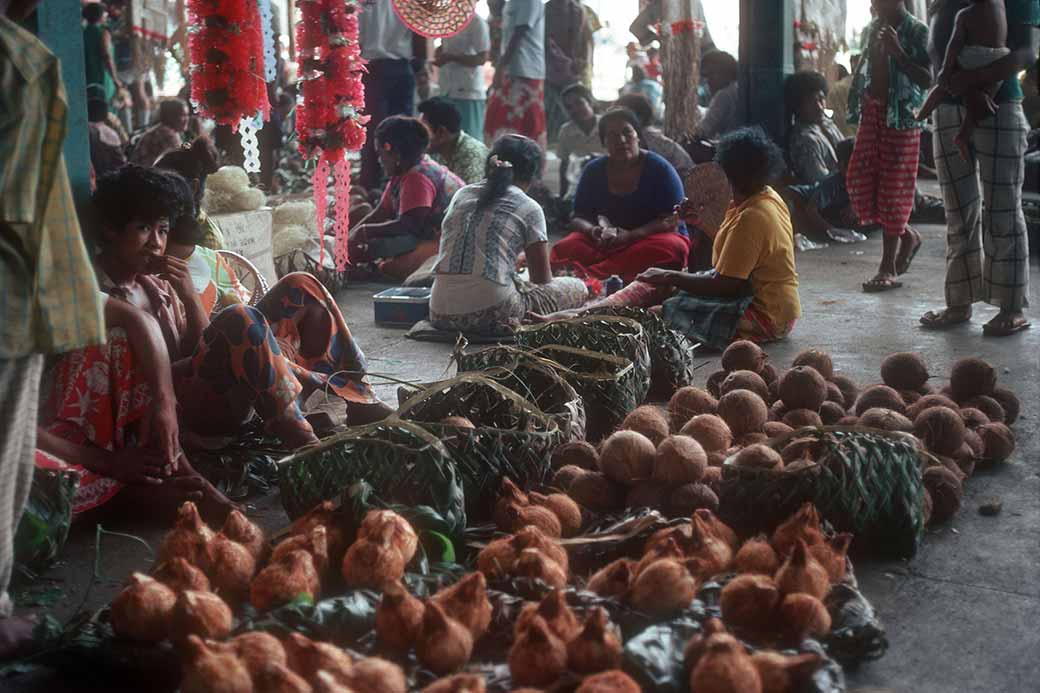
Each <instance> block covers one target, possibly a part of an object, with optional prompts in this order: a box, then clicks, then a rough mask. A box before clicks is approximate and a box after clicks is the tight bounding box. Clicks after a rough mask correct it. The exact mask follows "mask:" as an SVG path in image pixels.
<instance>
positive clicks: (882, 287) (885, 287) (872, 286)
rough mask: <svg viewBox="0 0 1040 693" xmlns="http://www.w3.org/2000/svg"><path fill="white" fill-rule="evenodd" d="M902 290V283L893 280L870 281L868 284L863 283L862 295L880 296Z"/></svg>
mask: <svg viewBox="0 0 1040 693" xmlns="http://www.w3.org/2000/svg"><path fill="white" fill-rule="evenodd" d="M902 288H903V282H901V281H896V280H895V279H871V280H870V281H869V282H863V293H865V294H880V293H883V292H885V291H891V290H893V289H902Z"/></svg>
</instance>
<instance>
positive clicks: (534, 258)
mask: <svg viewBox="0 0 1040 693" xmlns="http://www.w3.org/2000/svg"><path fill="white" fill-rule="evenodd" d="M486 166H487V175H486V179H485V180H484V181H483V182H481V183H477V184H476V185H467V186H466V187H465V188H463V189H462V190H460V191H459V192H458V194H457V195H455V199H454V200H452V203H451V206H449V207H448V213H447V214H446V215H445V217H444V226H443V233H442V235H441V247H440V256H439V257H438V259H437V264H436V265H435V272H436V278H435V279H434V282H433V294H432V296H431V298H430V317H431V320H432V322H433V325H434V327H437V328H438V329H442V330H459V331H462V332H468V333H481V334H493V335H494V334H503V333H508V332H509V331H510V330H511V329H512V328H513V327H517V326H519V325H520V320H521V319H522V318H523V317H524V316H525V315H526V314H527V313H529V312H531V311H536V312H553V311H557V310H564V309H570V308H577V307H578V306H580V305H581V304H582V303H584V302H585V299H586V297H587V294H588V292H587V290H586V288H585V283H584V282H583V281H582V280H580V279H575V278H573V277H561V278H559V279H553V276H552V272H551V271H550V269H549V250H548V235H547V232H546V225H545V214H544V212H543V211H542V208H541V207H540V206H539V205H538V203H537V202H535V201H534V200H533V199H531V198H530V197H528V196H527V190H528V188H529V187H530V186H531V183H533V182H534V181H535V180H537V179H538V176H539V175H540V174H541V171H542V149H541V147H539V146H538V143H537V142H535V141H534V140H532V139H529V138H527V137H523V136H521V135H505V136H503V137H501V138H500V139H499V140H498V141H497V142H495V145H494V147H493V148H492V150H491V155H490V156H489V157H488V160H487V165H486ZM521 252H523V253H525V257H526V262H527V267H528V271H529V273H530V281H523V280H521V279H520V278H519V277H517V276H516V266H517V258H518V256H519V255H520V253H521Z"/></svg>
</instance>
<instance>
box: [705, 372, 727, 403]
mask: <svg viewBox="0 0 1040 693" xmlns="http://www.w3.org/2000/svg"><path fill="white" fill-rule="evenodd" d="M727 375H729V373H728V372H726V371H715V372H714V373H712V374H711V375H709V376H708V382H707V383H705V384H704V388H705V389H706V390H707V391H708V392H709V393H711V396H712V397H716V398H717V397H721V396H722V391H721V387H722V381H723V380H725V379H726V376H727Z"/></svg>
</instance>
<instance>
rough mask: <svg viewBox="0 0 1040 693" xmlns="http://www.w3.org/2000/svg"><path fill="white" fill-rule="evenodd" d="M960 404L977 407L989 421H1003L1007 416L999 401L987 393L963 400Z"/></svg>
mask: <svg viewBox="0 0 1040 693" xmlns="http://www.w3.org/2000/svg"><path fill="white" fill-rule="evenodd" d="M962 406H965V407H972V408H974V409H978V410H979V411H981V412H982V413H983V414H985V415H986V416H987V417H988V418H989V420H990V421H995V422H997V423H1005V419H1006V418H1007V415H1006V414H1005V413H1004V407H1002V406H1000V402H998V401H997V400H995V399H993V398H992V397H989V396H987V395H979V396H977V397H972V398H971V399H967V400H964V402H962Z"/></svg>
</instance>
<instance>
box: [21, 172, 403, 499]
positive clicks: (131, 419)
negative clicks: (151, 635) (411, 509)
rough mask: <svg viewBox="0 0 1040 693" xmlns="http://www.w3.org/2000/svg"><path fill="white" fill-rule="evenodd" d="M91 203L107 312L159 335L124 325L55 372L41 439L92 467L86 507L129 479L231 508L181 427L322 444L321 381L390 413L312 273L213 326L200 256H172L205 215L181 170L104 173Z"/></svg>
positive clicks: (358, 405)
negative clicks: (199, 214)
mask: <svg viewBox="0 0 1040 693" xmlns="http://www.w3.org/2000/svg"><path fill="white" fill-rule="evenodd" d="M93 206H94V210H95V212H96V215H97V222H98V227H97V228H98V233H97V234H96V238H95V239H94V240H95V242H96V245H97V247H98V250H99V252H98V254H97V256H96V265H97V270H98V276H99V284H100V285H101V288H102V290H103V291H105V292H106V293H107V294H108V295H109V298H108V303H109V304H110V308H109V309H107V310H106V315H110V314H112V315H114V316H115V317H118V316H119V315H120V313H121V314H122V317H123V318H124V321H125V320H126V319H129V320H130V321H131V322H132V321H133V320H134V319H137V320H139V321H140V322H141V323H143V324H144V326H145V327H143V328H139V329H138V330H137V334H139V335H140V334H144V335H145V336H146V337H147V336H148V335H149V334H151V335H152V337H153V338H152V339H151V341H149V340H148V339H147V338H138V339H137V340H134V339H131V338H130V336H129V334H127V333H124V334H123V335H120V334H117V333H114V332H113V333H112V334H110V335H109V336H110V339H109V341H108V342H107V343H106V344H105V345H103V346H98V347H91V348H88V349H82V350H79V351H76V352H73V353H71V354H69V355H67V356H66V357H64V358H63V359H62V361H61V362H60V364H59V365H58V367H57V369H56V372H55V379H54V387H53V389H52V392H51V406H50V410H51V417H52V420H51V421H50V423H48V424H47V425H46V426H45V427H44V429H45V430H44V431H43V432H41V436H40V448H41V449H42V450H43V451H44V452H46V453H50V454H51V455H54V456H56V457H57V458H59V459H60V460H62V461H63V462H64V463H67V464H68V465H70V466H72V467H73V468H76V469H78V470H80V471H81V472H84V473H85V474H84V478H83V481H82V482H81V484H80V490H79V492H77V498H76V502H75V508H76V510H77V511H78V512H82V511H83V510H87V509H89V508H93V507H97V506H98V505H101V504H102V503H104V502H105V501H107V500H109V499H111V498H112V497H114V496H115V495H116V494H117V493H118V492H119V491H120V490H121V489H122V488H123V486H124V485H125V484H128V485H130V486H133V487H134V489H135V490H137V491H142V492H145V493H147V492H149V490H151V491H156V492H161V491H169V493H167V494H165V495H163V494H161V493H160V495H159V497H161V498H165V499H166V500H173V501H175V502H178V501H180V500H183V499H184V498H185V497H187V495H190V494H199V493H202V494H203V497H202V498H201V500H202V501H203V502H204V503H205V505H206V508H204V510H208V512H210V513H211V514H212V515H216V516H219V515H220V514H221V513H222V512H226V511H227V509H228V508H229V507H230V505H229V504H228V502H227V499H225V498H223V496H220V495H219V494H217V493H216V492H215V490H213V489H212V487H210V486H209V485H208V484H200V481H199V479H198V477H197V475H194V474H193V473H191V472H190V467H187V464H186V463H185V462H184V460H183V458H181V456H180V450H179V447H178V444H177V438H178V436H177V429H178V427H179V430H180V432H181V433H182V434H183V435H181V436H180V439H181V440H183V441H187V440H193V441H201V440H202V439H208V440H207V442H208V443H210V444H215V445H216V446H217V447H219V446H220V444H221V443H222V442H226V441H227V439H228V438H233V437H234V436H236V435H237V434H238V432H239V431H240V430H241V427H242V425H243V424H244V423H245V422H247V421H248V420H249V419H250V418H252V417H253V415H254V413H256V414H258V415H259V416H260V418H261V419H262V420H263V421H264V424H265V428H266V429H267V431H268V432H269V433H271V434H274V435H277V436H278V437H279V438H281V440H282V442H283V444H284V445H285V446H286V447H288V448H290V449H296V448H299V447H302V446H305V445H309V444H311V443H314V442H316V441H317V438H316V437H315V435H314V431H313V429H312V428H311V425H310V424H309V423H308V422H307V420H306V419H305V418H304V416H303V414H302V411H301V402H304V401H305V400H306V398H307V397H308V396H309V395H310V394H311V393H313V392H315V391H316V390H318V389H325V390H327V391H329V392H330V393H334V394H336V395H338V396H340V397H341V398H342V399H343V400H345V402H346V407H347V418H348V421H350V422H351V423H356V424H361V423H368V422H371V421H373V420H376V419H379V418H382V417H384V416H386V415H387V414H388V413H389V409H388V408H387V407H386V406H385V405H384V404H382V403H381V402H380V401H379V400H378V399H377V398H376V396H375V394H374V393H373V391H372V388H371V386H370V385H369V384H368V382H367V380H366V379H365V375H364V372H365V360H364V355H363V354H362V353H361V350H360V349H359V348H358V347H357V346H356V344H355V343H354V342H353V340H352V338H351V336H350V332H349V330H347V327H346V324H345V323H344V321H343V316H342V314H341V313H340V311H339V308H338V307H337V306H336V304H335V302H334V301H333V300H332V298H331V297H330V296H329V295H328V293H327V292H326V291H325V289H324V287H322V286H321V285H320V284H319V283H318V282H317V281H316V280H315V279H314V278H313V277H311V276H310V275H307V274H302V273H297V274H291V275H288V276H286V277H285V278H283V279H282V280H281V281H279V282H278V283H277V284H276V285H275V286H274V287H273V288H272V289H271V291H269V292H268V293H267V295H266V296H264V298H263V300H262V301H261V302H260V304H259V305H258V306H257V307H256V308H253V307H250V306H244V305H232V306H230V307H228V308H225V309H224V310H222V311H220V312H219V313H217V314H216V315H215V316H213V318H212V321H211V319H210V316H209V315H208V314H207V313H206V312H205V311H204V310H203V307H202V303H201V301H200V300H199V296H198V294H197V293H196V290H195V285H194V283H193V282H192V278H191V273H190V271H189V268H188V263H187V262H185V261H184V260H181V259H180V258H177V257H175V256H172V255H165V254H164V251H165V250H166V246H167V240H168V239H167V237H168V234H169V228H170V226H171V221H172V222H173V224H174V225H176V224H177V222H178V221H179V219H180V217H181V216H182V215H184V214H193V213H194V206H193V204H192V198H191V195H190V189H189V187H188V185H187V183H186V182H185V181H184V180H183V179H182V178H181V177H180V176H178V175H177V174H175V173H171V172H166V171H161V170H158V169H147V168H142V167H139V166H133V165H131V166H126V167H124V168H122V169H120V170H119V171H117V172H115V173H112V174H110V175H108V176H105V177H103V178H102V179H101V180H100V181H99V182H98V188H97V191H96V193H95V194H94V199H93ZM110 311H114V312H113V313H110ZM128 315H129V318H128V317H127V316H128ZM117 326H121V325H120V324H119V323H115V324H112V325H110V327H117ZM157 412H158V413H157ZM156 417H159V420H160V421H161V422H162V426H161V428H162V430H163V431H165V432H166V433H165V434H164V435H161V436H160V443H161V444H160V445H157V446H155V447H157V448H158V450H157V451H152V450H151V448H149V449H144V448H145V447H147V446H148V441H151V440H152V438H154V437H155V436H154V435H153V434H152V433H151V431H152V430H153V429H154V428H155V427H156V425H155V423H154V422H155V420H156ZM171 429H172V430H173V435H172V441H171V437H170V435H169V432H170V431H171ZM218 439H219V440H218ZM128 448H134V453H128V452H127V449H128ZM178 468H179V469H182V470H186V472H185V473H187V474H188V475H189V478H188V479H187V480H182V479H180V476H179V475H178V474H177V471H176V470H177V469H178ZM182 482H183V483H182ZM153 484H154V485H156V488H155V489H149V488H148V486H150V485H153ZM186 494H187V495H186ZM159 497H157V499H158V498H159Z"/></svg>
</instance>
